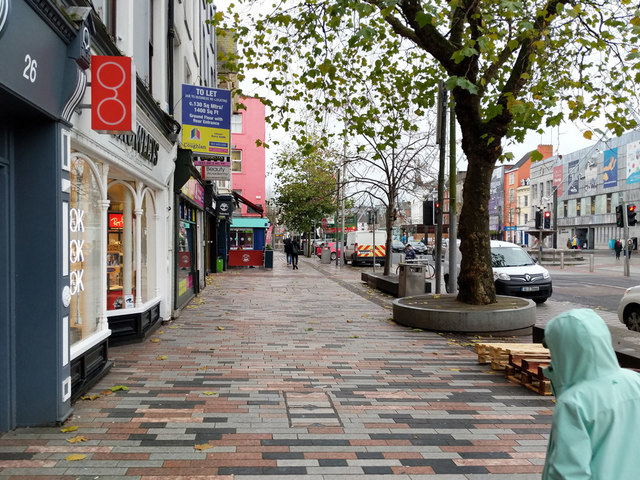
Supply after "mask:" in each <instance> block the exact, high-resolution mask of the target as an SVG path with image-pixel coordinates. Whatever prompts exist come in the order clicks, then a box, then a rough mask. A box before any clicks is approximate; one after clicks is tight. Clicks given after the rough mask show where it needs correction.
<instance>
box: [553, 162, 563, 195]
mask: <svg viewBox="0 0 640 480" xmlns="http://www.w3.org/2000/svg"><path fill="white" fill-rule="evenodd" d="M563 177H564V175H563V173H562V165H558V166H557V167H553V186H554V187H556V188H557V190H558V198H560V197H561V196H562V179H563Z"/></svg>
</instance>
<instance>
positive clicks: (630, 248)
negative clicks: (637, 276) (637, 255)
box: [627, 238, 633, 260]
mask: <svg viewBox="0 0 640 480" xmlns="http://www.w3.org/2000/svg"><path fill="white" fill-rule="evenodd" d="M631 250H633V239H632V238H630V239H628V240H627V254H628V255H629V260H631Z"/></svg>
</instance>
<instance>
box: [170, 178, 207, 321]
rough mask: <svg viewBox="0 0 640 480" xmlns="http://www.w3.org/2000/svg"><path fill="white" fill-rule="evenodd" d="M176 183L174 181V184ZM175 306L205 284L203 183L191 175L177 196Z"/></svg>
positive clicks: (181, 305)
mask: <svg viewBox="0 0 640 480" xmlns="http://www.w3.org/2000/svg"><path fill="white" fill-rule="evenodd" d="M176 186H177V185H176ZM176 203H177V205H178V208H177V210H178V211H177V214H178V215H177V218H176V225H177V229H176V230H177V231H176V266H175V272H176V273H175V276H176V281H175V286H176V292H175V299H176V300H175V306H174V308H175V310H180V309H182V308H184V307H185V306H186V304H187V303H188V302H189V301H190V300H191V299H192V298H193V297H194V296H195V295H197V294H198V293H199V292H200V290H201V286H202V287H204V285H205V281H204V270H203V265H204V264H203V262H204V258H205V255H204V252H205V249H204V247H203V245H204V239H203V232H204V228H203V224H204V186H203V184H202V183H201V181H200V180H199V179H196V178H193V177H190V178H189V180H188V181H187V182H186V183H185V184H184V185H183V186H182V187H181V189H180V194H179V195H178V196H177V202H176Z"/></svg>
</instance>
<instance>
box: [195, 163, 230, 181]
mask: <svg viewBox="0 0 640 480" xmlns="http://www.w3.org/2000/svg"><path fill="white" fill-rule="evenodd" d="M202 174H203V178H204V179H205V180H231V167H230V166H229V167H223V166H210V167H202Z"/></svg>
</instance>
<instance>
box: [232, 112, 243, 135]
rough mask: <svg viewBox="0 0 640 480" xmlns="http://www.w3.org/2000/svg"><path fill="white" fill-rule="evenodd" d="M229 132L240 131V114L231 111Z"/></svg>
mask: <svg viewBox="0 0 640 480" xmlns="http://www.w3.org/2000/svg"><path fill="white" fill-rule="evenodd" d="M231 133H242V114H241V113H233V114H232V115H231Z"/></svg>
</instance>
